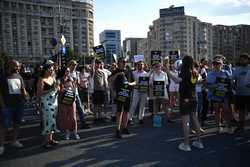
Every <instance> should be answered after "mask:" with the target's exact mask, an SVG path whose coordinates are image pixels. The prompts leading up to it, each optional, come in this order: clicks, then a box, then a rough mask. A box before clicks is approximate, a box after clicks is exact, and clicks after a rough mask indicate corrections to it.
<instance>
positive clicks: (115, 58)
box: [113, 54, 117, 62]
mask: <svg viewBox="0 0 250 167" xmlns="http://www.w3.org/2000/svg"><path fill="white" fill-rule="evenodd" d="M113 58H114V60H115V62H117V55H116V54H113Z"/></svg>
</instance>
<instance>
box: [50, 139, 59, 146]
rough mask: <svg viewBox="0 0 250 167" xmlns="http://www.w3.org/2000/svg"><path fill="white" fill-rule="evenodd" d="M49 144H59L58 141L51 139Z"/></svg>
mask: <svg viewBox="0 0 250 167" xmlns="http://www.w3.org/2000/svg"><path fill="white" fill-rule="evenodd" d="M50 144H51V145H58V144H59V141H56V140H52V141H50Z"/></svg>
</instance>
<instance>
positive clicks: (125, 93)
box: [116, 85, 130, 103]
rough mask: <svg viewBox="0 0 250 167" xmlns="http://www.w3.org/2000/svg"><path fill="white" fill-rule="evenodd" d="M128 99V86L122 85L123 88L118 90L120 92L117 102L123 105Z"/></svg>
mask: <svg viewBox="0 0 250 167" xmlns="http://www.w3.org/2000/svg"><path fill="white" fill-rule="evenodd" d="M129 97H130V90H129V87H128V85H124V86H123V88H121V89H120V91H119V92H118V94H117V98H116V99H117V101H119V102H122V103H125V102H127V101H129Z"/></svg>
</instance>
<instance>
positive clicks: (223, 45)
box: [213, 25, 250, 62]
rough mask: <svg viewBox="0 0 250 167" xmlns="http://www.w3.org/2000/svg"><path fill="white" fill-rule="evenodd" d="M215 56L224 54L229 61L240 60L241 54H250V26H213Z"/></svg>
mask: <svg viewBox="0 0 250 167" xmlns="http://www.w3.org/2000/svg"><path fill="white" fill-rule="evenodd" d="M213 38H214V41H213V43H214V45H213V46H214V47H213V49H214V55H216V54H222V55H224V56H225V57H226V58H227V60H228V61H230V62H233V61H235V60H237V59H238V57H239V55H240V54H241V53H249V54H250V25H236V26H225V25H215V26H213Z"/></svg>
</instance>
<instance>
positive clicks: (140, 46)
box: [137, 38, 150, 64]
mask: <svg viewBox="0 0 250 167" xmlns="http://www.w3.org/2000/svg"><path fill="white" fill-rule="evenodd" d="M149 50H150V49H149V45H148V39H147V38H141V40H139V41H138V42H137V54H138V55H144V58H145V62H146V63H148V64H149V63H150V52H149Z"/></svg>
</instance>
